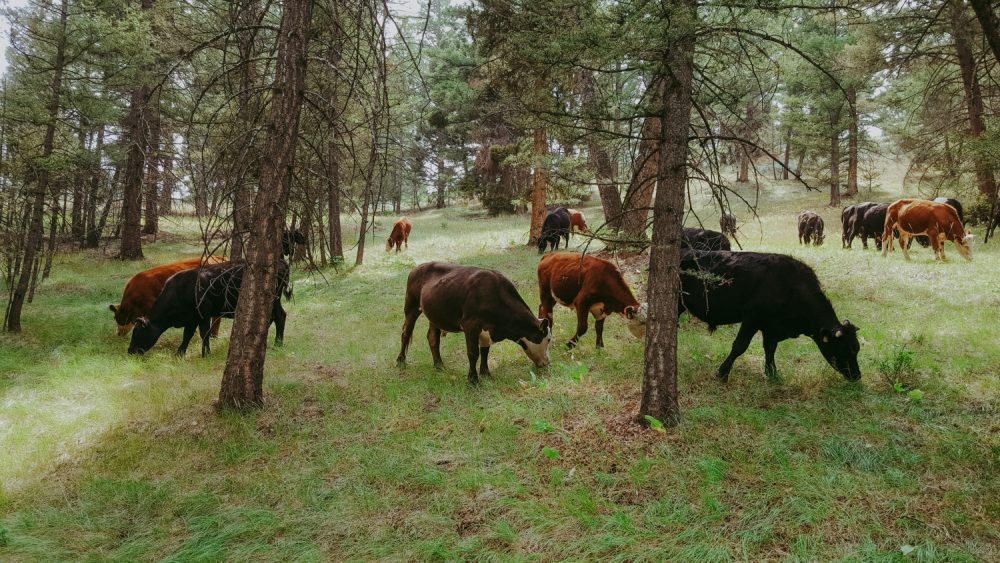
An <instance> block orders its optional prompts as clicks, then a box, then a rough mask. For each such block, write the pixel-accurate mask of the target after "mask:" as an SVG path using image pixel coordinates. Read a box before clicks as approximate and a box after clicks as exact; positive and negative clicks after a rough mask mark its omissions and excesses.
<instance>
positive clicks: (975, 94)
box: [951, 0, 997, 205]
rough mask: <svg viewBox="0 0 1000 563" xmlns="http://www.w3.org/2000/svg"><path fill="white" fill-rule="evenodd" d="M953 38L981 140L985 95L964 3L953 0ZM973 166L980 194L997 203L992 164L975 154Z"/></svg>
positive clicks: (973, 127)
mask: <svg viewBox="0 0 1000 563" xmlns="http://www.w3.org/2000/svg"><path fill="white" fill-rule="evenodd" d="M951 18H952V19H951V22H952V36H953V37H954V39H955V51H956V53H957V54H958V66H959V69H960V70H961V71H962V87H963V89H964V90H965V104H966V107H967V108H968V111H969V135H970V136H971V137H973V138H977V137H981V136H982V135H983V133H985V132H986V123H985V122H984V121H983V93H982V90H981V89H980V87H979V79H978V78H977V77H976V61H975V58H974V57H973V54H972V38H971V36H970V34H969V26H968V24H967V22H966V21H965V2H964V0H951ZM972 158H973V165H974V167H975V169H976V183H977V184H979V193H980V194H982V195H983V196H984V197H986V198H987V199H988V200H989V201H990V202H991V203H994V205H995V202H996V200H997V184H996V178H995V177H994V176H993V170H992V169H991V168H990V163H989V162H988V161H987V160H986V159H985V158H984V157H983V156H982V155H980V154H975V155H973V157H972Z"/></svg>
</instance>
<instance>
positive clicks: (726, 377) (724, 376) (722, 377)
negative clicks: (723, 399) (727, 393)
mask: <svg viewBox="0 0 1000 563" xmlns="http://www.w3.org/2000/svg"><path fill="white" fill-rule="evenodd" d="M715 377H718V378H719V381H721V382H723V383H729V374H728V373H722V372H721V371H720V372H717V373H716V374H715Z"/></svg>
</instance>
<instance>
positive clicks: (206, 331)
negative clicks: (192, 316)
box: [198, 317, 212, 358]
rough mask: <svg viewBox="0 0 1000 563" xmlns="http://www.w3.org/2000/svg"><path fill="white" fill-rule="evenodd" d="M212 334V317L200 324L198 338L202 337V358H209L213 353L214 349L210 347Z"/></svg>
mask: <svg viewBox="0 0 1000 563" xmlns="http://www.w3.org/2000/svg"><path fill="white" fill-rule="evenodd" d="M211 332H212V319H211V317H206V318H204V319H202V320H201V322H199V323H198V336H200V337H201V357H202V358H207V357H208V354H209V353H211V352H212V347H211V346H210V345H209V343H208V342H209V340H211V338H210V337H209V336H210V334H211Z"/></svg>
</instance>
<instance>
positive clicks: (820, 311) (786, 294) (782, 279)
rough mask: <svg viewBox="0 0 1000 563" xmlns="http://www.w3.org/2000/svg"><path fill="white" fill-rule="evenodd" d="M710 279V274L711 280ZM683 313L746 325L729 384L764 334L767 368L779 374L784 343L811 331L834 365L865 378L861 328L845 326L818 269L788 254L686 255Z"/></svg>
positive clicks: (725, 366)
mask: <svg viewBox="0 0 1000 563" xmlns="http://www.w3.org/2000/svg"><path fill="white" fill-rule="evenodd" d="M706 274H709V275H706ZM681 286H682V293H681V303H680V311H682V312H683V311H685V310H686V311H690V312H691V314H692V315H694V316H695V317H697V318H699V319H701V320H703V321H705V322H706V323H708V329H709V330H710V331H712V330H715V328H716V327H717V326H719V325H727V324H736V323H742V324H741V325H740V330H739V333H738V334H737V335H736V340H735V341H734V342H733V348H732V351H731V352H730V353H729V356H728V357H726V359H725V361H723V362H722V365H721V366H719V371H718V377H719V379H721V380H722V381H727V380H728V379H729V370H730V369H732V367H733V362H734V361H735V360H736V358H738V357H740V355H742V354H743V352H745V351H746V349H747V346H749V345H750V340H751V339H753V337H754V335H755V334H757V332H758V331H759V332H761V333H762V334H763V336H764V369H765V371H766V372H767V374H768V375H774V374H775V373H776V372H777V369H776V367H775V364H774V352H775V350H777V348H778V343H779V342H781V341H782V340H786V339H789V338H795V337H797V336H799V335H801V334H805V335H807V336H809V337H811V338H812V339H813V341H815V342H816V346H818V347H819V350H820V352H821V353H822V354H823V357H824V358H826V361H827V362H828V363H829V364H830V365H831V366H833V368H834V369H836V370H837V371H839V372H840V373H841V374H843V376H844V377H846V378H847V379H850V380H852V381H853V380H857V379H860V378H861V370H860V368H859V367H858V350H859V348H860V345H859V343H858V337H857V330H858V329H857V328H856V327H855V326H854V325H852V324H851V323H850V322H849V321H846V320H845V321H843V322H840V321H839V320H838V319H837V314H836V313H835V312H834V310H833V305H831V304H830V300H829V299H827V298H826V295H824V294H823V290H822V288H821V287H820V284H819V280H818V279H817V278H816V274H815V272H813V271H812V269H811V268H810V267H809V266H807V265H805V264H803V263H802V262H800V261H798V260H796V259H794V258H792V257H791V256H785V255H782V254H764V253H758V252H701V251H691V250H687V251H683V252H682V253H681Z"/></svg>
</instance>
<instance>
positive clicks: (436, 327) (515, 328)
mask: <svg viewBox="0 0 1000 563" xmlns="http://www.w3.org/2000/svg"><path fill="white" fill-rule="evenodd" d="M403 312H404V314H405V316H406V319H405V320H404V321H403V333H402V346H401V347H400V350H399V356H398V357H397V358H396V363H397V364H398V365H400V366H402V365H404V364H405V363H406V350H407V348H408V347H409V345H410V339H411V338H412V336H413V327H414V325H415V324H416V322H417V318H418V317H420V313H423V314H425V315H426V316H427V320H428V321H429V322H430V328H429V329H428V331H427V343H428V344H430V348H431V356H432V357H433V358H434V365H435V366H436V367H441V366H442V365H443V362H442V361H441V350H440V343H441V336H442V335H443V334H445V333H448V332H461V333H463V334H465V346H466V350H467V352H468V356H469V383H473V384H475V383H478V381H479V375H489V374H490V367H489V363H488V361H487V358H488V357H489V353H490V346H492V345H493V343H494V342H500V341H502V340H511V341H513V342H516V343H517V344H518V345H519V346H520V347H521V348H522V349H523V350H524V352H525V354H527V355H528V357H529V358H531V361H532V362H534V363H535V365H536V366H538V367H543V366H546V365H548V364H549V346H550V345H551V344H552V328H551V323H550V322H549V321H548V320H547V319H539V318H537V317H535V315H534V314H533V313H532V312H531V309H530V308H529V307H528V305H527V303H525V302H524V299H522V298H521V295H520V294H519V293H518V292H517V289H516V288H515V287H514V284H513V283H511V281H510V280H508V279H507V278H506V277H504V275H503V274H501V273H500V272H496V271H494V270H484V269H482V268H474V267H471V266H457V265H455V264H444V263H441V262H428V263H426V264H421V265H419V266H417V267H416V268H414V269H413V270H412V271H411V272H410V275H409V277H408V278H407V280H406V299H405V302H404V305H403ZM477 360H479V361H481V363H480V366H479V373H478V374H477V373H476V362H477Z"/></svg>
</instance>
